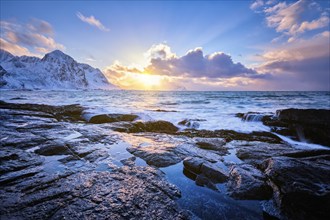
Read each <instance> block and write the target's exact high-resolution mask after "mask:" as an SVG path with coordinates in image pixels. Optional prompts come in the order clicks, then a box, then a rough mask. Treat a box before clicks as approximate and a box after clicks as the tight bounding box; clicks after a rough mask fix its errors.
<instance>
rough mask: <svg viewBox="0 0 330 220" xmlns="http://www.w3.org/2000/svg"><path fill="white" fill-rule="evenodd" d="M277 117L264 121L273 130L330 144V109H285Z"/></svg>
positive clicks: (304, 140)
mask: <svg viewBox="0 0 330 220" xmlns="http://www.w3.org/2000/svg"><path fill="white" fill-rule="evenodd" d="M276 115H277V118H273V119H270V120H267V121H264V124H266V125H268V126H272V130H273V131H275V132H277V133H279V134H282V135H285V136H289V137H292V138H293V139H295V140H299V141H303V142H312V143H316V144H321V145H325V146H330V136H329V133H330V110H325V109H283V110H278V111H276Z"/></svg>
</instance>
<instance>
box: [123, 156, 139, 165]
mask: <svg viewBox="0 0 330 220" xmlns="http://www.w3.org/2000/svg"><path fill="white" fill-rule="evenodd" d="M135 160H136V157H130V158H127V159H123V160H121V161H120V162H121V163H122V164H124V165H126V166H134V164H135Z"/></svg>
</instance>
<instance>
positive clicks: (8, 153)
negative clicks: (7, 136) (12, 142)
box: [0, 147, 44, 174]
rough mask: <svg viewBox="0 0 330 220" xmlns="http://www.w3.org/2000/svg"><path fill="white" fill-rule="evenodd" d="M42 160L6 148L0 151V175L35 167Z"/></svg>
mask: <svg viewBox="0 0 330 220" xmlns="http://www.w3.org/2000/svg"><path fill="white" fill-rule="evenodd" d="M43 161H44V160H43V159H42V158H41V157H40V156H37V155H35V154H33V153H29V152H26V151H24V150H20V149H14V148H10V147H6V148H3V149H1V151H0V174H5V173H9V172H16V171H20V170H23V169H26V168H31V167H36V166H39V165H40V164H42V162H43Z"/></svg>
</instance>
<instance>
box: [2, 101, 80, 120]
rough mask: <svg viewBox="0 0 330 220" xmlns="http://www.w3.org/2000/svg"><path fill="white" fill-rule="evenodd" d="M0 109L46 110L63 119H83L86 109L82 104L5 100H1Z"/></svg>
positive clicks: (45, 111)
mask: <svg viewBox="0 0 330 220" xmlns="http://www.w3.org/2000/svg"><path fill="white" fill-rule="evenodd" d="M0 109H12V110H28V111H36V112H44V113H48V114H51V115H52V116H53V117H54V118H56V119H57V120H62V121H82V120H83V119H82V117H81V114H82V111H83V110H84V109H83V108H82V107H81V106H80V105H63V106H51V105H39V104H16V103H7V102H4V101H0Z"/></svg>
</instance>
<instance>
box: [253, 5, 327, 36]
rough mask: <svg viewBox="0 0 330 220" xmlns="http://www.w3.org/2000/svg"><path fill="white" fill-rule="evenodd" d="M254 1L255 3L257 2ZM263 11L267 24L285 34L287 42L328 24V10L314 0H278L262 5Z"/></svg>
mask: <svg viewBox="0 0 330 220" xmlns="http://www.w3.org/2000/svg"><path fill="white" fill-rule="evenodd" d="M254 3H256V5H257V2H254ZM259 5H260V4H259ZM251 6H252V5H251ZM263 12H264V14H265V18H266V22H267V25H268V26H269V27H272V28H275V30H276V31H277V32H278V33H281V34H283V35H284V36H287V38H288V42H292V41H294V40H296V39H298V38H299V37H300V36H301V35H302V34H303V33H305V32H308V31H311V30H317V29H321V28H325V27H327V26H328V25H329V14H328V12H327V11H326V10H322V8H321V7H320V5H319V4H318V3H316V2H314V1H307V0H299V1H297V2H294V3H289V4H288V3H286V2H279V3H277V4H275V5H274V2H272V3H271V4H267V6H265V7H264V9H263ZM277 39H279V38H277Z"/></svg>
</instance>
